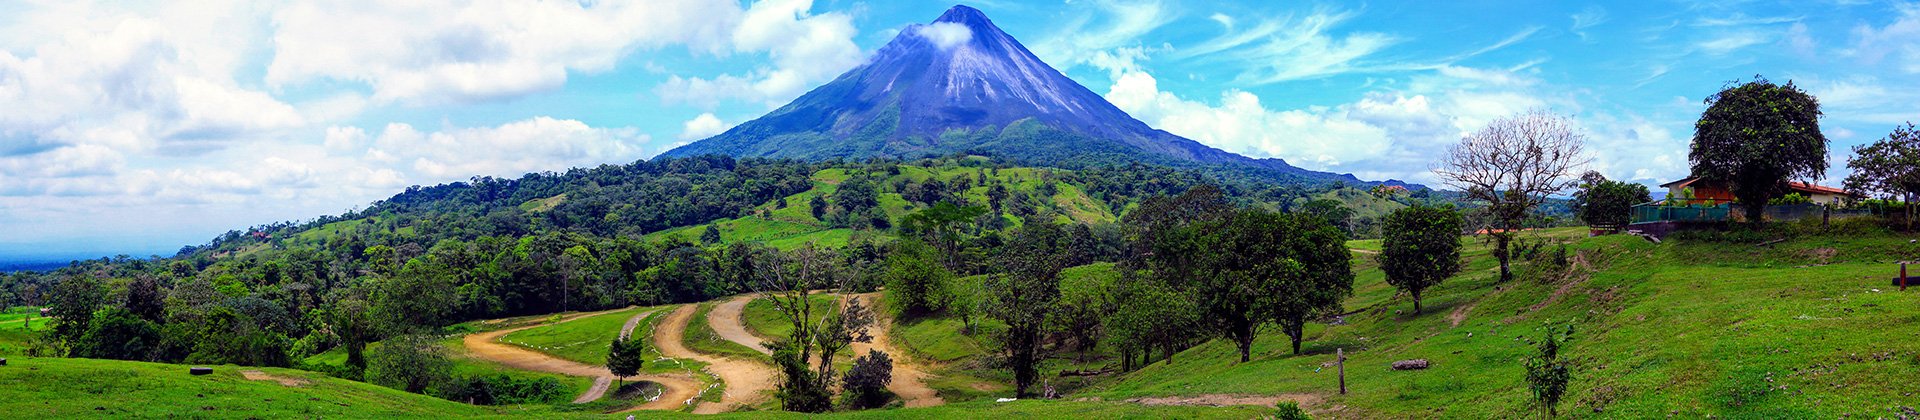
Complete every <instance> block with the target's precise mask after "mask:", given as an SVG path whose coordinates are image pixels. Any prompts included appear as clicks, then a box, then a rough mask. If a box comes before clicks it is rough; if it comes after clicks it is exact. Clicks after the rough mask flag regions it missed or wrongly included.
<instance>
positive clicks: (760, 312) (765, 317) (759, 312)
mask: <svg viewBox="0 0 1920 420" xmlns="http://www.w3.org/2000/svg"><path fill="white" fill-rule="evenodd" d="M807 301H808V302H810V303H811V304H812V307H813V312H814V313H815V314H827V313H833V312H838V311H839V306H837V305H835V298H834V296H833V295H827V294H817V295H810V296H807ZM740 319H741V321H742V322H744V323H746V324H747V331H750V332H752V333H754V334H758V335H760V337H761V338H771V339H785V338H786V337H787V336H790V335H793V322H792V321H789V320H787V316H786V314H782V313H781V312H780V310H779V309H777V308H775V307H774V305H773V302H772V301H768V300H766V299H754V300H753V301H752V302H747V308H746V309H745V310H744V311H742V313H741V315H740Z"/></svg>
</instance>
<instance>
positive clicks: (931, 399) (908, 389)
mask: <svg viewBox="0 0 1920 420" xmlns="http://www.w3.org/2000/svg"><path fill="white" fill-rule="evenodd" d="M853 297H854V298H855V299H860V300H861V303H863V304H866V305H867V307H868V308H872V309H873V313H874V325H873V329H872V330H871V331H870V332H871V333H872V334H873V342H872V343H854V344H853V356H854V357H860V356H864V355H866V354H867V351H868V350H880V352H881V353H886V354H887V357H888V358H890V359H893V382H892V383H889V384H887V390H888V391H893V393H894V394H896V395H899V396H900V399H902V400H905V401H906V403H907V406H908V407H930V406H936V405H941V404H946V403H947V401H946V400H944V399H941V398H940V395H939V394H938V393H936V392H934V391H933V388H931V387H928V386H927V382H926V380H927V378H928V377H929V376H930V375H928V374H927V371H926V367H924V366H921V365H920V364H918V363H914V362H913V359H911V358H908V356H907V353H906V352H903V351H900V349H899V348H895V347H894V346H893V342H892V341H890V340H888V338H887V332H889V331H893V317H891V316H888V315H887V314H886V312H887V311H886V310H885V309H882V308H877V307H875V305H877V304H878V303H879V302H880V292H874V293H864V294H858V295H853Z"/></svg>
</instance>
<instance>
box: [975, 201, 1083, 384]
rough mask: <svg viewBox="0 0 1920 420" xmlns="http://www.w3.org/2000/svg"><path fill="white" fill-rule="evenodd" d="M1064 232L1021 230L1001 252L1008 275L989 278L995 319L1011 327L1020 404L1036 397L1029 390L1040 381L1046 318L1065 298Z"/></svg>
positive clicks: (1033, 226)
mask: <svg viewBox="0 0 1920 420" xmlns="http://www.w3.org/2000/svg"><path fill="white" fill-rule="evenodd" d="M1060 231H1061V229H1060V227H1059V226H1055V225H1052V224H1047V223H1029V224H1026V225H1024V226H1022V227H1021V228H1020V231H1019V232H1018V233H1017V234H1016V235H1015V236H1014V239H1013V242H1011V243H1009V244H1008V245H1007V247H1006V249H1005V250H1003V251H1002V252H1001V263H1000V266H1001V269H1002V270H1003V271H1002V272H1000V273H994V274H991V275H988V276H987V282H986V286H987V287H986V288H987V290H988V291H989V293H992V294H993V301H992V304H991V306H992V310H991V311H990V314H991V316H993V317H994V318H998V319H999V320H1000V321H1002V322H1005V323H1006V324H1007V333H1006V336H1005V337H1004V339H1003V341H1004V343H1005V344H1006V350H1007V365H1008V367H1010V368H1012V369H1013V383H1014V395H1015V396H1016V397H1019V398H1025V397H1028V396H1031V395H1032V394H1031V393H1029V392H1028V389H1029V388H1030V387H1032V386H1033V382H1034V379H1036V378H1037V377H1038V376H1039V369H1038V368H1039V362H1040V344H1041V338H1042V336H1043V335H1045V333H1046V331H1045V329H1046V325H1047V314H1048V313H1049V312H1051V311H1052V310H1053V307H1054V301H1055V300H1056V299H1059V298H1060V270H1061V269H1062V268H1065V262H1066V258H1065V255H1063V252H1062V250H1061V248H1062V245H1063V244H1062V243H1061V242H1062V241H1061V239H1062V238H1061V237H1062V236H1064V235H1062V234H1061V232H1060Z"/></svg>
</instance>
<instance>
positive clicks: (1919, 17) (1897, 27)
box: [1849, 4, 1920, 74]
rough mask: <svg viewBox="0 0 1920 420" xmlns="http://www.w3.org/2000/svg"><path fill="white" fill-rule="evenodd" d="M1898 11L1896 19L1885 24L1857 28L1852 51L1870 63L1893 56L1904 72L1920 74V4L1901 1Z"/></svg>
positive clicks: (1870, 64)
mask: <svg viewBox="0 0 1920 420" xmlns="http://www.w3.org/2000/svg"><path fill="white" fill-rule="evenodd" d="M1895 10H1896V12H1897V13H1896V17H1895V18H1894V21H1893V22H1891V23H1888V24H1887V25H1886V26H1883V27H1879V28H1875V27H1873V26H1871V25H1866V24H1862V25H1860V26H1857V27H1854V28H1853V36H1854V45H1853V48H1852V50H1851V51H1849V53H1850V54H1851V55H1853V56H1854V57H1857V58H1858V59H1859V60H1860V62H1861V63H1862V64H1865V65H1868V66H1876V65H1880V63H1882V62H1883V61H1887V60H1888V59H1889V58H1891V59H1892V61H1893V62H1892V63H1890V64H1892V65H1893V66H1896V67H1897V68H1899V69H1900V70H1901V71H1903V72H1906V73H1909V74H1912V73H1920V4H1901V5H1898V6H1896V7H1895Z"/></svg>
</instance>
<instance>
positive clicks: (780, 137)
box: [661, 6, 1363, 183]
mask: <svg viewBox="0 0 1920 420" xmlns="http://www.w3.org/2000/svg"><path fill="white" fill-rule="evenodd" d="M954 153H969V154H979V155H987V156H996V157H1001V158H1005V159H1009V160H1012V161H1015V162H1019V163H1024V164H1033V165H1041V166H1054V167H1064V168H1076V167H1085V166H1089V165H1113V164H1126V163H1130V162H1140V163H1149V164H1159V165H1169V166H1177V167H1193V166H1204V167H1220V168H1224V169H1228V170H1233V171H1236V172H1245V173H1249V174H1252V175H1255V176H1259V177H1262V178H1268V179H1272V180H1276V181H1282V182H1296V183H1322V182H1330V181H1336V180H1338V181H1345V182H1351V183H1363V182H1362V181H1360V180H1358V179H1356V178H1354V177H1353V176H1352V175H1341V174H1332V173H1325V172H1314V171H1308V170H1305V169H1300V168H1296V167H1294V166H1292V165H1288V164H1287V163H1286V162H1285V161H1283V160H1280V159H1254V158H1249V157H1246V156H1241V155H1237V154H1233V153H1229V152H1226V151H1223V150H1220V149H1216V148H1212V147H1208V146H1207V145H1204V144H1200V143H1199V142H1196V141H1193V140H1190V139H1187V138H1184V137H1180V136H1177V135H1173V134H1171V133H1168V132H1165V131H1161V130H1158V129H1155V128H1153V127H1150V126H1148V125H1147V124H1146V123H1144V122H1141V121H1140V120H1138V119H1134V118H1133V116H1131V115H1127V113H1126V111H1122V110H1120V108H1118V107H1115V106H1113V104H1112V103H1109V102H1107V100H1106V98H1103V97H1101V96H1100V95H1099V94H1096V93H1094V92H1093V91H1091V90H1088V89H1087V88H1086V87H1085V86H1081V85H1080V83H1078V82H1074V81H1073V79H1070V78H1067V76H1066V75H1064V74H1061V73H1060V71H1059V70H1055V69H1054V68H1053V67H1052V66H1049V65H1047V63H1045V62H1043V61H1041V60H1040V58H1039V57H1036V56H1034V55H1033V52H1031V51H1028V50H1027V47H1026V46H1023V45H1021V44H1020V41H1018V40H1015V39H1014V38H1013V36H1011V35H1008V34H1007V33H1006V32H1003V31H1001V30H1000V28H999V27H998V26H995V25H994V24H993V21H992V20H989V19H987V16H986V14H984V13H981V12H980V10H978V9H974V8H972V7H967V6H954V7H953V8H952V9H949V10H947V12H946V13H944V14H941V15H940V18H939V19H935V20H934V21H933V22H932V23H929V24H924V25H912V26H908V27H907V28H905V29H903V30H901V31H900V34H899V35H898V36H895V37H894V38H893V40H892V41H889V42H888V43H887V45H886V46H884V47H881V48H880V50H879V51H876V52H875V53H874V56H873V57H872V58H871V59H870V60H869V61H867V62H866V63H865V64H862V65H861V66H859V67H856V68H854V69H853V70H849V71H847V72H846V73H845V74H842V75H840V77H838V78H835V79H834V80H833V81H832V82H830V83H827V84H825V85H822V86H820V87H818V88H815V89H814V90H812V91H810V92H808V93H807V94H805V95H802V96H801V97H800V98H798V99H795V100H794V101H793V102H792V103H789V104H787V105H785V106H782V107H780V108H779V109H776V110H774V111H773V112H770V113H768V114H767V115H765V116H762V117H760V118H759V119H755V120H752V121H748V122H745V123H742V124H740V125H739V126H736V127H734V128H733V129H730V130H727V131H726V132H724V133H721V134H719V135H716V136H713V137H711V138H707V139H705V140H701V141H698V142H694V143H691V144H688V145H685V146H681V147H679V148H676V149H673V150H670V151H668V152H666V153H664V154H662V155H661V156H663V157H686V156H698V155H707V154H722V155H729V156H734V157H774V158H799V159H813V160H824V159H865V158H871V157H885V158H907V159H911V158H919V157H926V156H935V155H947V154H954Z"/></svg>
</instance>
